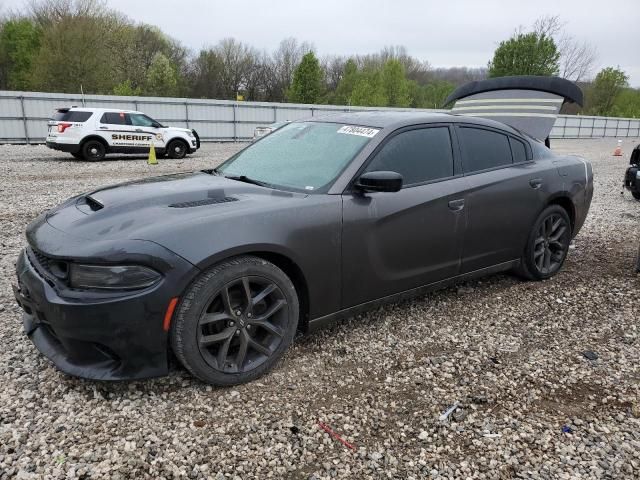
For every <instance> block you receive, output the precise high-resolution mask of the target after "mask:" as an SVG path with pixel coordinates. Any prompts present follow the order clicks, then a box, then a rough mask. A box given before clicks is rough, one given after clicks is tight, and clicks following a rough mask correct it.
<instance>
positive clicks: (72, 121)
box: [47, 107, 200, 161]
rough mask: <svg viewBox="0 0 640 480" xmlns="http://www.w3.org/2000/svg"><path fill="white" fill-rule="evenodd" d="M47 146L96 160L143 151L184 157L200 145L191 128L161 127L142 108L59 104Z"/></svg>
mask: <svg viewBox="0 0 640 480" xmlns="http://www.w3.org/2000/svg"><path fill="white" fill-rule="evenodd" d="M48 127H49V130H48V133H47V147H49V148H52V149H54V150H61V151H63V152H69V153H71V155H73V156H74V157H76V158H79V159H84V160H89V161H99V160H102V159H103V158H104V156H105V155H106V154H107V153H147V152H148V151H149V148H150V147H151V144H153V146H154V147H155V150H156V153H157V155H159V156H163V155H168V156H169V157H171V158H184V156H185V155H186V154H187V153H194V152H195V151H196V150H197V149H198V148H200V139H199V137H198V134H197V133H196V132H195V130H189V129H187V128H174V127H165V126H164V125H162V124H161V123H160V122H157V121H156V120H154V119H153V118H151V117H149V116H148V115H145V114H144V113H142V112H135V111H131V110H115V109H108V108H78V107H70V108H59V109H58V110H56V112H55V113H54V115H53V117H52V118H51V119H50V120H49V123H48Z"/></svg>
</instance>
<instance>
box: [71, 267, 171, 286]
mask: <svg viewBox="0 0 640 480" xmlns="http://www.w3.org/2000/svg"><path fill="white" fill-rule="evenodd" d="M160 277H161V275H160V274H159V273H158V272H156V271H155V270H152V269H150V268H148V267H143V266H141V265H112V266H109V265H80V264H75V263H72V264H71V265H70V268H69V285H70V286H71V288H88V289H89V288H95V289H106V290H134V289H138V288H146V287H150V286H151V285H153V284H155V283H156V282H158V281H159V280H160Z"/></svg>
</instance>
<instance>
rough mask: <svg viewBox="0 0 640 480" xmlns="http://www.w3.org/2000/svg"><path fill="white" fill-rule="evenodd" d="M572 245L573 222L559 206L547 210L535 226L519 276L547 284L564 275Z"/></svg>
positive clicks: (539, 217)
mask: <svg viewBox="0 0 640 480" xmlns="http://www.w3.org/2000/svg"><path fill="white" fill-rule="evenodd" d="M570 243H571V219H570V218H569V215H568V214H567V211H566V210H565V209H564V208H562V207H561V206H559V205H551V206H549V207H547V208H546V209H545V210H544V211H543V212H542V213H541V214H540V215H539V216H538V219H537V220H536V222H535V223H534V224H533V227H532V229H531V232H530V233H529V238H528V241H527V246H526V248H525V251H524V255H523V257H522V259H521V261H520V268H519V270H518V273H520V275H521V276H523V277H525V278H527V279H530V280H545V279H547V278H551V277H553V276H554V275H555V274H556V273H558V272H559V271H560V269H561V268H562V265H563V264H564V261H565V259H566V258H567V253H568V252H569V244H570Z"/></svg>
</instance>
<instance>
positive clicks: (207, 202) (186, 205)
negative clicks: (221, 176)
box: [169, 197, 238, 208]
mask: <svg viewBox="0 0 640 480" xmlns="http://www.w3.org/2000/svg"><path fill="white" fill-rule="evenodd" d="M237 201H238V199H237V198H234V197H222V198H203V199H202V200H193V201H191V202H180V203H172V204H171V205H169V207H171V208H191V207H200V206H202V205H215V204H216V203H228V202H237Z"/></svg>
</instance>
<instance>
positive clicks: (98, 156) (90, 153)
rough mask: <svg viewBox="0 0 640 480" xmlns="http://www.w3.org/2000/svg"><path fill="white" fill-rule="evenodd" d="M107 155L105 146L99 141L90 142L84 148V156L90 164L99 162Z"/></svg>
mask: <svg viewBox="0 0 640 480" xmlns="http://www.w3.org/2000/svg"><path fill="white" fill-rule="evenodd" d="M106 153H107V149H106V148H105V146H104V144H103V143H102V142H100V141H98V140H89V141H87V142H85V143H84V145H83V146H82V156H83V157H84V159H85V160H88V161H90V162H99V161H100V160H102V159H103V158H104V156H105V154H106Z"/></svg>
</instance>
